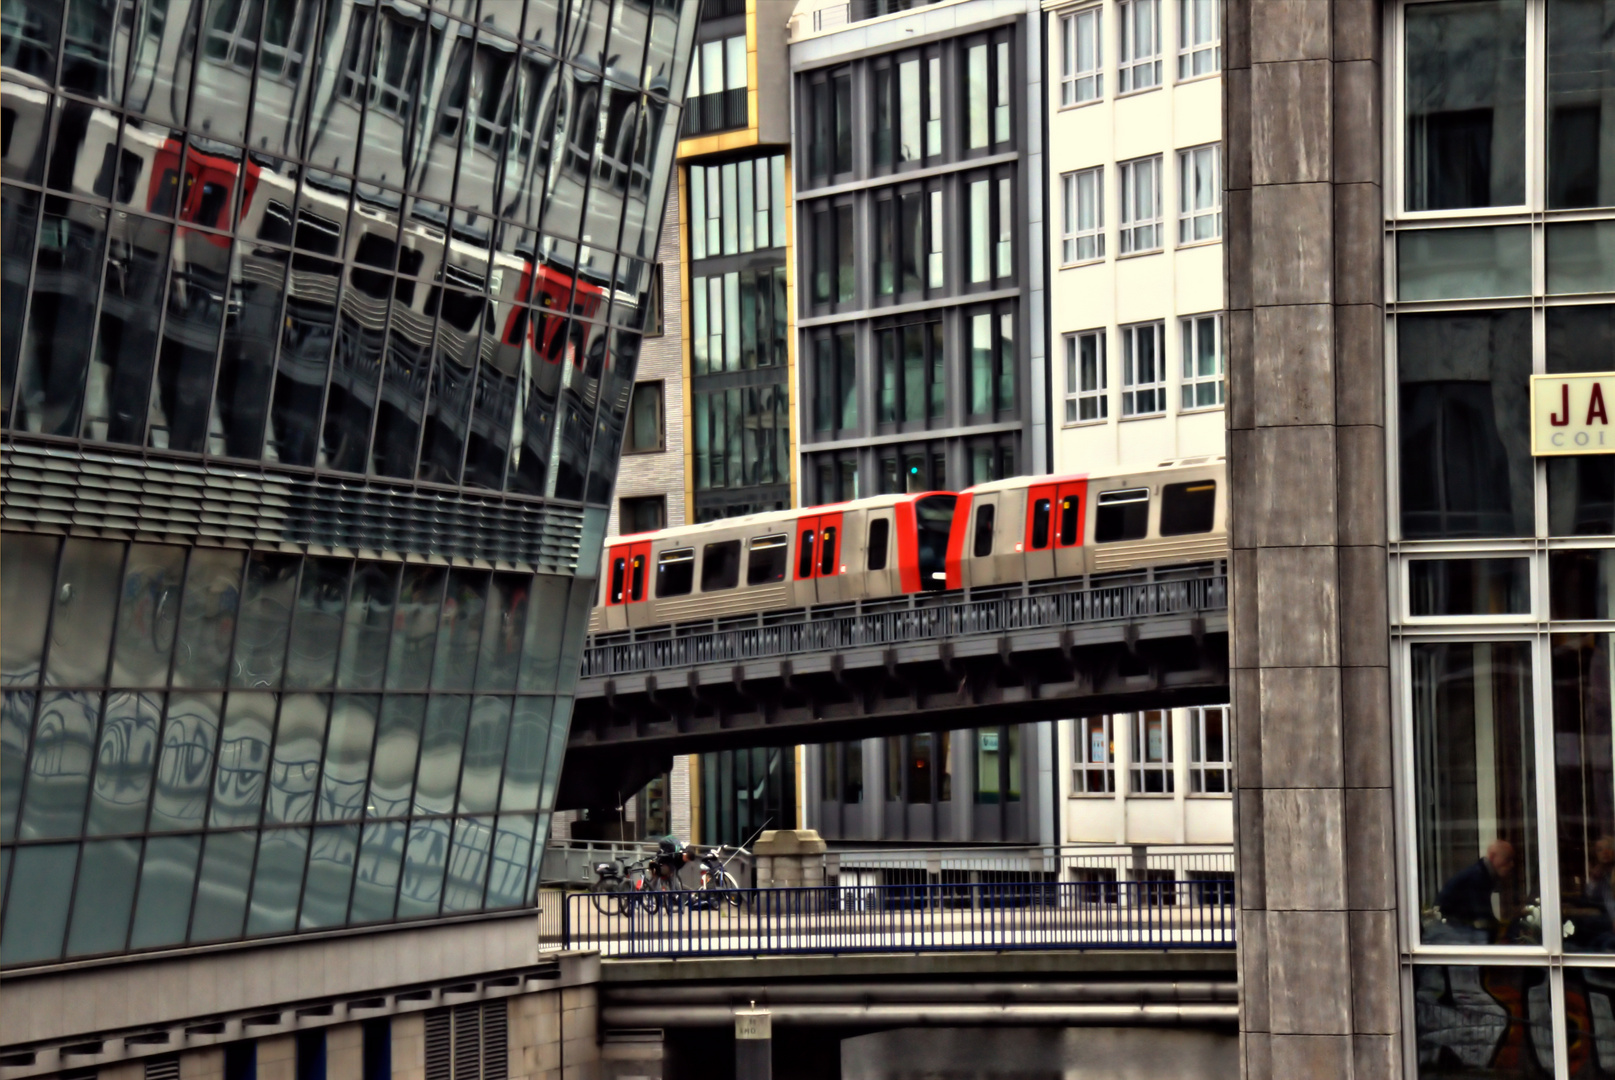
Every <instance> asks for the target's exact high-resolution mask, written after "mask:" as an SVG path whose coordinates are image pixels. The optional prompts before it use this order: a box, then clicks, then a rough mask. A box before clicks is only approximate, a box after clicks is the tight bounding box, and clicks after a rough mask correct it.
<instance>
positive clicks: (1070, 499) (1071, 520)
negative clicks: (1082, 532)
mask: <svg viewBox="0 0 1615 1080" xmlns="http://www.w3.org/2000/svg"><path fill="white" fill-rule="evenodd" d="M1081 513H1082V497H1081V496H1079V495H1066V496H1064V497H1063V498H1061V499H1060V546H1061V547H1071V546H1072V545H1073V544H1075V543H1077V542H1078V539H1079V538H1078V536H1077V518H1078V517H1080V516H1081Z"/></svg>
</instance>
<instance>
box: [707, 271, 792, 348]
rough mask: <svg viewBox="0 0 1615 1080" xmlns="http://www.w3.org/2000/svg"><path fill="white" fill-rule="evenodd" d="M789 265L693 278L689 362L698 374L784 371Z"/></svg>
mask: <svg viewBox="0 0 1615 1080" xmlns="http://www.w3.org/2000/svg"><path fill="white" fill-rule="evenodd" d="M785 295H786V294H785V267H783V266H776V267H774V268H772V269H770V268H768V267H766V266H765V267H763V268H761V269H757V270H741V271H731V272H729V273H727V274H714V275H712V276H711V277H701V276H692V277H691V278H690V361H691V367H692V372H691V374H694V375H709V374H716V373H718V372H723V371H741V370H749V369H751V368H776V369H780V370H783V369H784V367H785V356H786V301H785Z"/></svg>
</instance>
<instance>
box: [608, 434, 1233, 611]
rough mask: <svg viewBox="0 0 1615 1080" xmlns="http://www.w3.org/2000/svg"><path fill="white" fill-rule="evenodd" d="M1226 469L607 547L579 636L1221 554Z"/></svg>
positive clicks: (1203, 466) (929, 496)
mask: <svg viewBox="0 0 1615 1080" xmlns="http://www.w3.org/2000/svg"><path fill="white" fill-rule="evenodd" d="M1226 472H1227V466H1226V462H1225V460H1224V458H1223V457H1221V456H1217V457H1201V458H1187V459H1183V460H1178V461H1168V462H1163V463H1161V464H1160V465H1157V466H1155V467H1153V468H1144V469H1137V468H1135V469H1129V470H1126V471H1119V472H1114V473H1104V474H1077V475H1069V476H1017V477H1013V478H1011V479H1008V480H995V481H993V482H991V483H986V484H978V485H976V486H975V487H971V488H967V489H965V490H964V491H961V492H957V493H955V492H947V491H928V492H920V493H913V494H906V495H879V496H875V497H873V498H868V499H855V500H853V501H851V502H844V503H835V504H832V505H828V506H815V507H810V508H806V509H801V510H781V511H776V512H773V513H767V514H753V515H751V516H749V517H737V518H727V519H724V520H722V521H713V522H708V523H706V524H703V525H686V526H683V527H680V528H672V529H662V530H660V531H658V532H652V533H638V534H634V535H629V536H617V537H611V538H610V539H608V540H607V541H606V549H605V559H604V561H603V565H604V572H603V573H602V575H601V583H600V596H599V601H598V603H597V605H596V607H595V609H594V611H593V613H592V615H591V619H590V624H589V628H590V630H591V632H606V631H614V630H626V629H630V628H641V627H653V626H663V625H668V624H672V623H678V622H683V621H688V620H695V619H709V618H715V617H724V616H732V615H745V614H751V613H754V612H761V611H773V610H780V609H786V608H799V607H810V606H812V605H815V604H832V603H843V602H847V601H851V600H856V599H878V598H881V597H892V596H902V595H905V594H908V593H918V592H932V591H945V590H949V589H964V588H980V587H984V586H996V585H1011V584H1015V583H1017V582H1022V581H1029V582H1030V581H1043V580H1052V579H1057V578H1071V577H1080V576H1082V575H1085V574H1114V573H1121V572H1128V571H1137V570H1142V569H1153V568H1156V567H1170V566H1181V565H1188V564H1194V563H1205V562H1211V561H1214V560H1216V559H1220V558H1225V557H1226V556H1227V549H1228V531H1227V515H1228V508H1227V498H1228V495H1227V484H1226Z"/></svg>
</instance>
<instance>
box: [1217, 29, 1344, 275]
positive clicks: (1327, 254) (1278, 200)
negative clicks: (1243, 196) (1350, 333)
mask: <svg viewBox="0 0 1615 1080" xmlns="http://www.w3.org/2000/svg"><path fill="white" fill-rule="evenodd" d="M1317 6H1319V7H1323V6H1325V5H1321V4H1320V5H1317ZM1330 192H1331V187H1330V185H1329V184H1269V185H1266V186H1262V187H1254V188H1252V189H1251V209H1250V230H1251V241H1250V253H1249V259H1250V262H1249V264H1248V265H1249V266H1250V272H1251V301H1252V304H1253V306H1255V307H1271V306H1273V305H1275V304H1329V303H1333V302H1334V298H1335V293H1334V270H1335V264H1334V237H1333V234H1334V227H1333V225H1334V200H1333V198H1332V197H1331V194H1330ZM1235 224H1236V223H1235V222H1234V221H1233V220H1232V219H1230V220H1229V223H1228V226H1229V236H1230V237H1232V236H1233V235H1234V233H1233V229H1234V228H1235ZM1224 257H1225V258H1227V259H1228V260H1229V265H1230V266H1232V267H1236V268H1237V267H1238V266H1240V265H1242V264H1241V263H1239V262H1236V261H1234V260H1235V257H1236V253H1235V252H1233V251H1231V250H1229V249H1227V248H1225V249H1224Z"/></svg>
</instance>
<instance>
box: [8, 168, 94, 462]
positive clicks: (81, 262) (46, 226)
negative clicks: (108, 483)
mask: <svg viewBox="0 0 1615 1080" xmlns="http://www.w3.org/2000/svg"><path fill="white" fill-rule="evenodd" d="M106 235H107V211H106V210H105V209H104V208H103V207H99V206H91V205H89V204H87V203H81V202H74V201H71V200H68V199H64V198H62V197H61V196H58V195H47V196H45V205H44V213H43V215H42V218H41V221H40V225H39V243H38V247H37V250H36V252H35V265H34V286H33V298H32V301H31V303H30V306H29V311H28V326H27V329H26V330H25V331H24V333H23V338H22V355H21V360H20V366H19V369H18V373H17V381H18V387H17V403H16V410H17V415H16V416H15V417H13V419H12V422H13V423H14V424H15V425H17V426H18V427H19V428H22V429H23V430H25V431H31V432H38V433H41V434H46V435H71V434H73V433H74V432H76V431H77V430H78V419H79V402H80V400H81V399H82V395H83V392H84V376H85V370H86V368H87V367H88V366H89V351H90V336H91V334H92V332H93V331H94V329H95V312H94V310H93V307H94V303H95V294H96V290H97V288H98V287H99V284H100V279H101V260H102V255H103V252H104V251H105V247H106Z"/></svg>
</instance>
